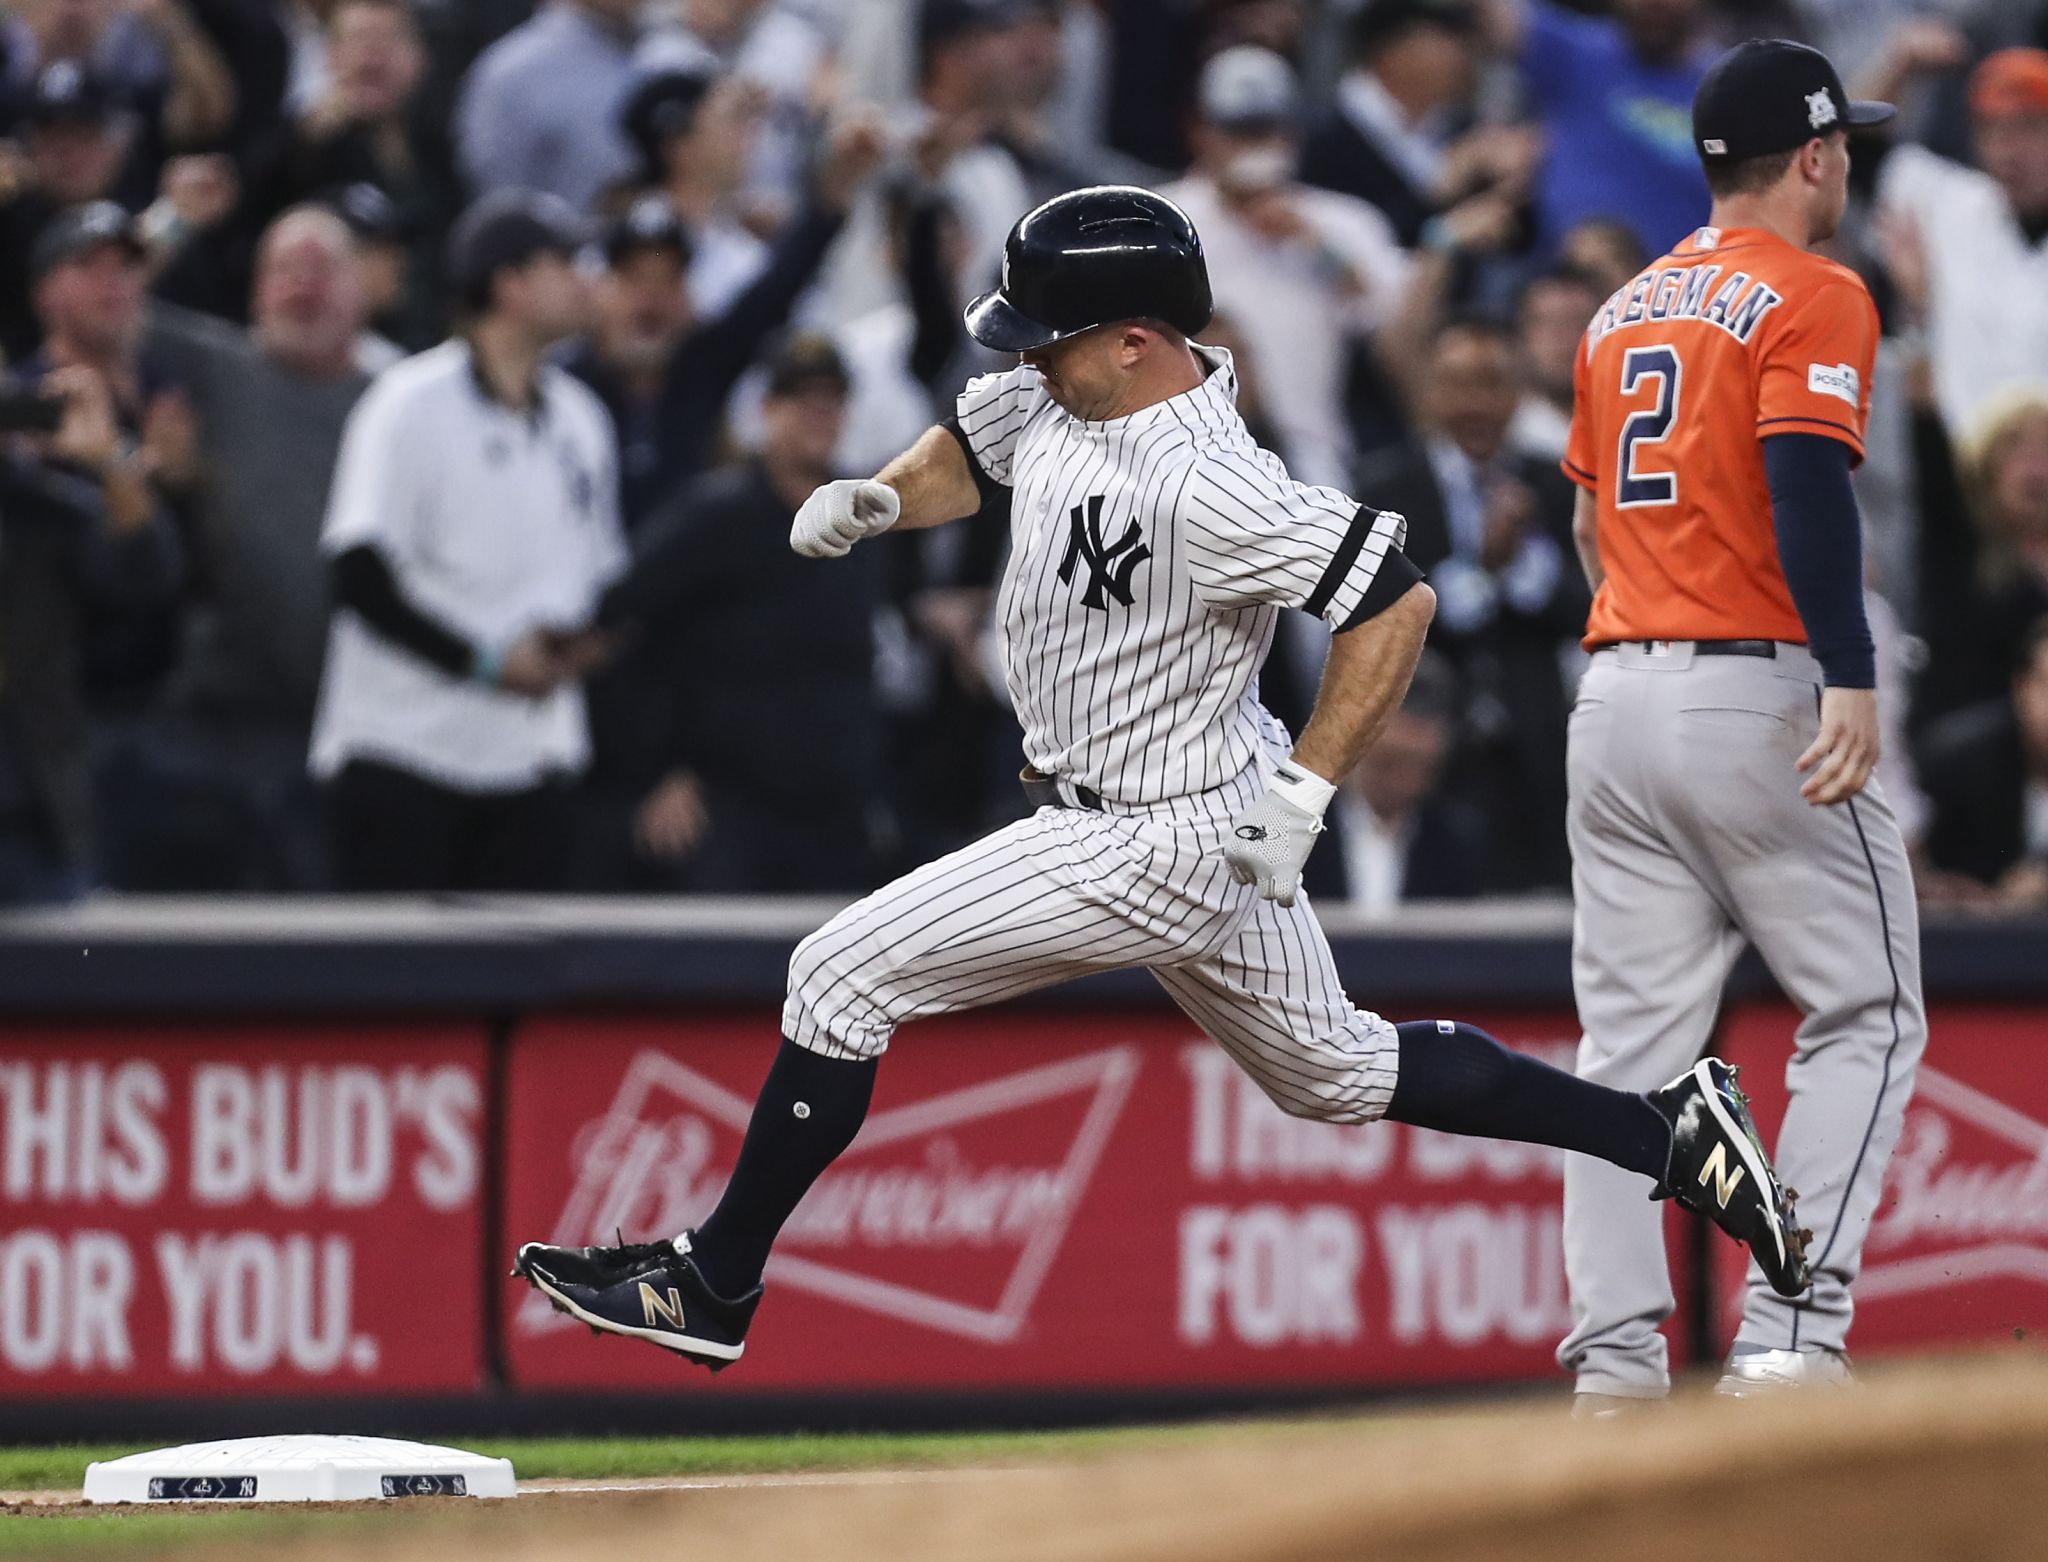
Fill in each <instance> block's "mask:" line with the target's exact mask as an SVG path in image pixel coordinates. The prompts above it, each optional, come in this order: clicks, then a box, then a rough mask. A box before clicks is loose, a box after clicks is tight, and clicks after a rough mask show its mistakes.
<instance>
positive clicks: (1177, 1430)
mask: <svg viewBox="0 0 2048 1562" xmlns="http://www.w3.org/2000/svg"><path fill="white" fill-rule="evenodd" d="M1390 1421H1391V1422H1392V1423H1393V1424H1398V1423H1399V1421H1400V1418H1399V1417H1395V1418H1390ZM1376 1422H1377V1418H1376ZM1299 1424H1300V1423H1299V1421H1251V1420H1245V1421H1205V1422H1192V1423H1186V1424H1182V1425H1176V1426H1138V1427H1096V1428H1089V1429H1085V1430H1081V1431H1056V1432H989V1433H966V1434H947V1433H919V1434H900V1433H864V1434H832V1435H818V1434H797V1435H793V1436H787V1437H606V1438H569V1437H534V1438H492V1439H485V1440H483V1441H480V1442H479V1441H471V1440H468V1439H451V1440H450V1441H452V1442H454V1443H456V1444H457V1445H458V1446H461V1447H465V1448H471V1449H474V1450H475V1451H476V1452H478V1453H483V1454H490V1455H493V1456H498V1457H503V1458H509V1459H510V1460H511V1461H512V1464H513V1467H514V1469H516V1470H517V1471H518V1472H519V1474H520V1475H521V1476H522V1477H523V1478H526V1479H540V1478H544V1477H559V1478H565V1479H570V1480H589V1481H601V1480H607V1479H613V1480H616V1479H625V1478H630V1477H634V1476H691V1475H703V1476H717V1475H740V1474H789V1473H798V1472H803V1471H824V1470H863V1469H905V1468H911V1467H917V1466H923V1467H944V1466H950V1465H989V1464H1003V1463H1013V1464H1018V1463H1036V1462H1046V1461H1056V1460H1071V1459H1085V1458H1087V1457H1089V1456H1090V1455H1092V1454H1097V1453H1104V1452H1110V1451H1114V1450H1118V1449H1126V1448H1144V1447H1170V1446H1180V1445H1186V1444H1189V1443H1198V1442H1202V1441H1205V1440H1211V1439H1215V1438H1220V1437H1233V1438H1244V1437H1255V1436H1265V1435H1270V1434H1271V1433H1272V1432H1273V1431H1274V1430H1276V1429H1279V1428H1283V1427H1288V1426H1297V1425H1299ZM138 1446H139V1445H136V1444H127V1443H122V1444H91V1445H84V1444H73V1445H70V1446H65V1447H53V1448H0V1490H6V1491H75V1490H76V1489H77V1488H78V1487H79V1486H81V1485H82V1484H83V1483H84V1481H85V1467H86V1465H87V1464H88V1463H90V1462H92V1461H93V1460H95V1459H114V1458H119V1457H120V1456H121V1455H122V1454H126V1453H133V1452H135V1451H136V1449H137V1447H138ZM404 1512H405V1509H404V1505H403V1504H393V1505H391V1506H390V1507H389V1508H386V1507H383V1506H366V1507H365V1508H363V1509H361V1510H358V1511H350V1512H334V1511H331V1510H330V1511H326V1512H317V1513H313V1512H307V1511H306V1510H304V1509H300V1508H294V1507H292V1506H290V1505H281V1506H278V1507H274V1508H262V1509H255V1510H236V1511H233V1512H223V1511H221V1510H220V1509H218V1508H213V1507H211V1506H209V1505H206V1504H198V1503H195V1504H193V1505H191V1506H190V1507H181V1508H179V1509H178V1510H177V1511H175V1512H166V1511H164V1510H163V1509H160V1508H155V1509H153V1508H128V1507H123V1508H107V1509H102V1510H99V1511H98V1512H94V1513H89V1514H64V1515H53V1516H49V1517H35V1516H28V1515H21V1516H12V1515H10V1516H4V1517H0V1558H16V1557H19V1558H56V1559H61V1558H66V1557H106V1558H114V1559H121V1558H129V1559H132V1562H140V1559H141V1558H142V1557H144V1556H159V1555H167V1554H175V1555H176V1556H178V1557H181V1558H201V1557H212V1556H214V1555H217V1554H232V1555H235V1556H237V1557H241V1558H256V1557H260V1556H261V1555H263V1554H264V1553H265V1552H266V1551H267V1550H268V1548H270V1547H272V1546H281V1545H283V1544H284V1543H286V1542H288V1541H299V1540H307V1539H320V1538H322V1537H325V1536H328V1535H331V1534H332V1533H334V1532H335V1531H337V1530H340V1531H344V1532H346V1531H348V1530H350V1529H353V1528H357V1527H361V1526H374V1525H378V1524H383V1523H392V1522H398V1523H404V1522H407V1521H406V1519H405V1518H404V1517H403V1514H404ZM230 1546H234V1547H241V1548H247V1549H241V1550H236V1551H233V1552H231V1553H230V1552H228V1551H227V1550H226V1549H225V1548H228V1547H230Z"/></svg>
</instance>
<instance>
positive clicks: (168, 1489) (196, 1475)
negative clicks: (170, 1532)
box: [85, 1436, 518, 1503]
mask: <svg viewBox="0 0 2048 1562" xmlns="http://www.w3.org/2000/svg"><path fill="white" fill-rule="evenodd" d="M517 1495H518V1488H517V1486H516V1485H515V1484H514V1482H513V1478H512V1461H511V1460H510V1459H487V1458H485V1457H484V1456H483V1455H482V1454H473V1453H466V1452H464V1451H463V1450H462V1449H460V1448H436V1447H434V1446H433V1445H432V1444H429V1443H408V1442H404V1441H401V1440H399V1439H397V1438H390V1437H325V1436H294V1437H238V1438H233V1439H230V1440H229V1441H227V1442H220V1443H187V1444H185V1445H184V1446H183V1447H181V1448H158V1449H154V1450H152V1451H151V1452H149V1453H141V1454H130V1455H128V1456H127V1457H126V1458H125V1459H109V1460H107V1461H105V1462H104V1463H98V1464H91V1465H88V1466H86V1471H85V1500H86V1501H87V1502H140V1503H161V1502H364V1501H376V1500H380V1499H383V1498H387V1497H513V1496H517Z"/></svg>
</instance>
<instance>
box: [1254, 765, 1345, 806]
mask: <svg viewBox="0 0 2048 1562" xmlns="http://www.w3.org/2000/svg"><path fill="white" fill-rule="evenodd" d="M1268 790H1269V791H1271V792H1272V793H1273V795H1274V796H1275V797H1282V798H1285V799H1286V800H1287V801H1288V802H1290V803H1292V804H1293V805H1294V806H1295V807H1296V808H1299V809H1300V810H1301V811H1302V812H1303V813H1305V814H1307V815H1309V816H1310V817H1311V818H1314V819H1320V818H1322V816H1323V812H1324V810H1325V809H1327V808H1328V807H1329V806H1330V799H1331V798H1333V797H1335V796H1336V795H1337V788H1336V786H1335V785H1334V784H1332V783H1331V782H1328V781H1325V780H1324V779H1323V778H1322V777H1321V776H1319V775H1317V774H1316V773H1315V772H1314V771H1313V770H1310V769H1308V768H1307V767H1306V766H1304V765H1301V764H1299V763H1297V762H1296V761H1294V760H1291V759H1290V760H1288V761H1287V762H1286V763H1285V764H1283V765H1281V766H1280V768H1279V769H1277V770H1275V771H1274V772H1273V783H1272V785H1271V786H1270V787H1269V788H1268Z"/></svg>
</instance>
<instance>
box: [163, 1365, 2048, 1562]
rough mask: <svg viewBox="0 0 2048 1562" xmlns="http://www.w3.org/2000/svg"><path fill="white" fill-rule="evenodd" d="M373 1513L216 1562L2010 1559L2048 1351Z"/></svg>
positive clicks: (2038, 1431)
mask: <svg viewBox="0 0 2048 1562" xmlns="http://www.w3.org/2000/svg"><path fill="white" fill-rule="evenodd" d="M588 1484H591V1485H596V1484H600V1483H588ZM396 1517H397V1516H396V1515H391V1516H390V1519H396ZM390 1519H386V1520H383V1521H380V1522H378V1523H376V1524H374V1525H371V1526H368V1527H367V1528H366V1530H365V1531H364V1532H362V1533H356V1534H348V1535H333V1534H330V1535H323V1536H321V1537H319V1538H317V1539H312V1540H309V1541H306V1542H303V1543H288V1544H283V1545H279V1544H276V1543H271V1544H266V1545H264V1546H262V1548H261V1550H260V1553H259V1552H258V1551H257V1550H254V1549H250V1550H240V1549H239V1548H236V1549H235V1550H234V1551H233V1553H232V1554H239V1555H243V1556H254V1555H258V1554H261V1555H265V1556H275V1557H281V1558H288V1559H290V1562H373V1559H374V1562H428V1559H432V1562H451V1559H453V1562H466V1559H468V1558H477V1559H488V1562H539V1559H543V1558H545V1559H554V1558H567V1557H582V1556H590V1555H604V1556H663V1557H668V1556H674V1557H691V1558H698V1557H702V1558H716V1559H718V1562H756V1559H769V1558H774V1559H777V1562H784V1559H791V1558H811V1557H817V1558H832V1559H835V1562H838V1559H844V1562H884V1559H886V1562H942V1559H943V1562H957V1559H970V1558H971V1559H987V1562H1026V1559H1030V1562H1269V1559H1270V1562H1282V1559H1284V1562H1337V1559H1349V1558H1374V1559H1400V1562H1453V1559H1455V1562H1507V1559H1510V1558H1513V1559H1515V1562H1624V1559H1625V1562H1644V1559H1646V1558H1654V1559H1655V1562H1693V1559H1700V1562H1706V1559H1709V1558H1711V1559H1713V1562H1732V1559H1739V1562H1749V1559H1752V1558H1755V1559H1764V1558H1775V1557H1780V1556H1833V1557H1860V1558H1869V1559H1877V1562H1893V1559H1918V1558H1929V1559H1932V1558H1941V1559H1944V1562H1948V1559H1954V1562H1965V1559H1967V1562H2008V1559H2010V1562H2018V1559H2022V1558H2025V1559H2038V1558H2042V1557H2044V1556H2048V1360H2044V1359H2043V1358H2042V1357H2041V1355H2040V1353H2038V1352H2035V1351H2031V1350H2029V1351H2024V1352H2021V1351H2015V1352H2011V1353H2006V1354H2001V1355H1998V1356H1994V1357H1989V1358H1976V1359H1972V1360H1969V1361H1962V1362H1955V1363H1948V1364H1941V1363H1921V1364H1915V1365H1911V1366H1899V1367H1895V1368H1892V1369H1889V1370H1885V1371H1879V1372H1874V1373H1872V1374H1871V1375H1870V1376H1869V1377H1868V1378H1867V1380H1866V1381H1865V1383H1864V1384H1863V1385H1862V1386H1860V1387H1859V1388H1857V1389H1854V1390H1851V1391H1847V1392H1841V1393H1833V1394H1828V1395H1816V1396H1809V1397H1806V1398H1800V1399H1788V1400H1780V1401H1776V1402H1771V1403H1765V1404H1754V1403H1730V1402H1726V1401H1716V1400H1713V1399H1712V1398H1711V1397H1710V1396H1705V1395H1692V1396H1686V1397H1683V1398H1681V1399H1680V1400H1679V1401H1677V1402H1675V1403H1674V1404H1673V1405H1671V1406H1670V1407H1668V1408H1666V1409H1662V1410H1658V1411H1652V1412H1648V1413H1644V1414H1639V1415H1636V1416H1633V1417H1630V1418H1627V1419H1625V1420H1617V1421H1608V1422H1572V1421H1569V1420H1567V1419H1565V1418H1564V1414H1563V1402H1562V1401H1561V1400H1547V1401H1544V1402H1541V1403H1533V1404H1522V1405H1517V1406H1513V1407H1508V1408H1491V1409H1478V1410H1473V1409H1446V1410H1445V1411H1443V1412H1441V1413H1440V1414H1432V1415H1427V1416H1423V1417H1420V1418H1409V1419H1406V1420H1404V1422H1403V1424H1402V1426H1401V1429H1400V1430H1399V1431H1398V1432H1396V1433H1393V1434H1390V1433H1389V1432H1388V1431H1387V1430H1386V1429H1384V1428H1375V1427H1374V1426H1373V1424H1372V1421H1371V1419H1370V1418H1366V1419H1364V1420H1363V1421H1358V1422H1345V1421H1333V1422H1331V1423H1329V1424H1327V1425H1304V1426H1302V1427H1300V1428H1290V1429H1286V1430H1281V1431H1267V1432H1264V1433H1262V1434H1260V1435H1258V1436H1256V1437H1248V1438H1246V1439H1244V1440H1242V1441H1239V1440H1235V1439H1231V1438H1219V1439H1216V1440H1214V1441H1204V1442H1202V1443H1200V1444H1198V1445H1194V1446H1188V1447H1181V1448H1175V1449H1171V1450H1163V1451H1156V1452H1135V1453H1119V1454H1114V1455H1107V1456H1104V1457H1100V1458H1095V1459H1090V1460H1088V1461H1086V1462H1076V1463H1071V1464H1066V1465H1058V1466H1045V1467H1025V1468H1002V1469H991V1470H980V1471H947V1472H906V1473H904V1474H903V1475H900V1476H897V1477H894V1478H891V1477H887V1476H880V1477H877V1476H873V1475H869V1476H864V1477H857V1478H856V1477H847V1478H844V1479H843V1480H842V1479H834V1478H831V1477H823V1478H818V1479H801V1478H800V1479H798V1480H795V1481H787V1482H778V1483H771V1484H759V1483H755V1484H730V1485H720V1486H716V1487H700V1488H696V1489H687V1490H662V1489H656V1488H638V1489H618V1490H605V1491H589V1490H557V1491H553V1492H546V1493H540V1492H536V1493H534V1494H532V1495H525V1496H522V1497H521V1498H520V1499H519V1500H518V1501H517V1502H516V1503H511V1504H503V1505H500V1504H492V1505H488V1506H485V1505H471V1506H465V1505H462V1504H457V1503H436V1504H434V1506H433V1508H432V1509H431V1510H422V1511H420V1512H418V1514H417V1516H416V1517H410V1518H408V1520H407V1521H406V1522H403V1523H396V1522H391V1521H390ZM208 1551H209V1553H210V1554H230V1552H229V1551H228V1549H226V1548H219V1547H217V1546H210V1547H209V1548H208ZM129 1554H131V1555H132V1553H129ZM187 1554H188V1555H190V1554H191V1553H189V1552H188V1553H187Z"/></svg>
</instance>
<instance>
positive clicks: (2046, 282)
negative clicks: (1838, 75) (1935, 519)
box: [1874, 32, 2048, 431]
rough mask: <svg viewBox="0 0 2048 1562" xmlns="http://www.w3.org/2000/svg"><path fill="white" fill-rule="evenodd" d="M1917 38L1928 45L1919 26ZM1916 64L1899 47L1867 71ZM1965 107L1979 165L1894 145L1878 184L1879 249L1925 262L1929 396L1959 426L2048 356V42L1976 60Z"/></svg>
mask: <svg viewBox="0 0 2048 1562" xmlns="http://www.w3.org/2000/svg"><path fill="white" fill-rule="evenodd" d="M1914 40H1918V43H1919V45H1920V46H1921V47H1922V50H1923V53H1924V46H1925V45H1926V44H1927V42H1928V41H1929V40H1928V38H1927V36H1926V35H1925V34H1924V33H1920V32H1916V33H1914V34H1912V35H1909V39H1908V42H1909V43H1910V42H1913V41H1914ZM1922 64H1923V58H1922V54H1916V53H1913V52H1911V51H1910V50H1909V51H1907V52H1905V53H1903V54H1901V53H1895V54H1894V55H1893V57H1892V58H1891V60H1890V62H1889V68H1888V70H1887V71H1885V72H1882V73H1880V74H1879V76H1878V77H1876V78H1874V79H1875V80H1877V81H1878V82H1879V83H1880V84H1884V83H1886V82H1898V81H1900V80H1902V79H1903V77H1904V76H1905V75H1907V74H1909V73H1910V72H1911V71H1912V70H1914V69H1915V68H1917V67H1919V66H1920V65H1922ZM1970 113H1971V123H1972V128H1973V131H1974V133H1975V138H1976V151H1977V164H1978V166H1977V167H1975V168H1970V167H1966V166H1964V165H1963V164H1961V163H1954V162H1950V161H1949V160H1948V159H1947V158H1944V157H1939V156H1937V155H1935V154H1934V153H1933V152H1930V151H1928V150H1927V149H1926V148H1924V147H1919V146H1899V147H1895V148H1893V149H1892V151H1891V152H1890V153H1889V154H1888V155H1887V156H1886V158H1885V162H1884V166H1883V168H1882V169H1881V170H1880V172H1879V175H1878V190H1877V196H1878V205H1879V211H1880V218H1881V221H1882V222H1884V223H1885V224H1886V225H1888V227H1889V229H1890V233H1889V235H1888V238H1889V244H1888V246H1887V248H1888V249H1889V250H1890V251H1891V252H1892V253H1893V254H1897V253H1901V252H1905V251H1912V252H1915V259H1916V260H1918V261H1920V262H1922V263H1924V266H1925V271H1926V276H1925V288H1926V294H1927V318H1926V320H1925V322H1924V324H1925V327H1926V331H1927V337H1928V347H1929V350H1930V352H1931V354H1932V358H1933V365H1934V382H1935V398H1936V401H1937V403H1938V404H1939V406H1940V408H1941V414H1942V417H1943V419H1944V421H1946V422H1947V424H1948V426H1949V428H1950V429H1951V430H1956V431H1960V430H1962V429H1965V428H1967V427H1969V425H1970V424H1971V422H1972V420H1973V418H1974V415H1975V414H1976V412H1977V411H1978V409H1979V408H1981V407H1982V406H1983V405H1984V404H1985V402H1986V400H1987V399H1988V398H1990V397H1991V396H1993V395H1994V394H1996V393H1997V392H1998V391H2000V390H2001V389H2004V388H2006V387H2009V386H2011V385H2012V384H2014V383H2015V382H2018V381H2022V380H2028V379H2037V378H2039V377H2040V375H2041V372H2042V366H2043V365H2044V364H2048V50H2042V49H2003V50H2000V51H1999V52H1998V53H1996V54H1994V55H1991V56H1990V57H1989V58H1988V59H1986V60H1984V61H1983V62H1982V63H1981V64H1980V65H1978V67H1977V68H1976V70H1975V72H1974V73H1973V74H1972V75H1971V78H1970ZM1887 258H1888V262H1889V259H1890V257H1889V256H1888V257H1887Z"/></svg>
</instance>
